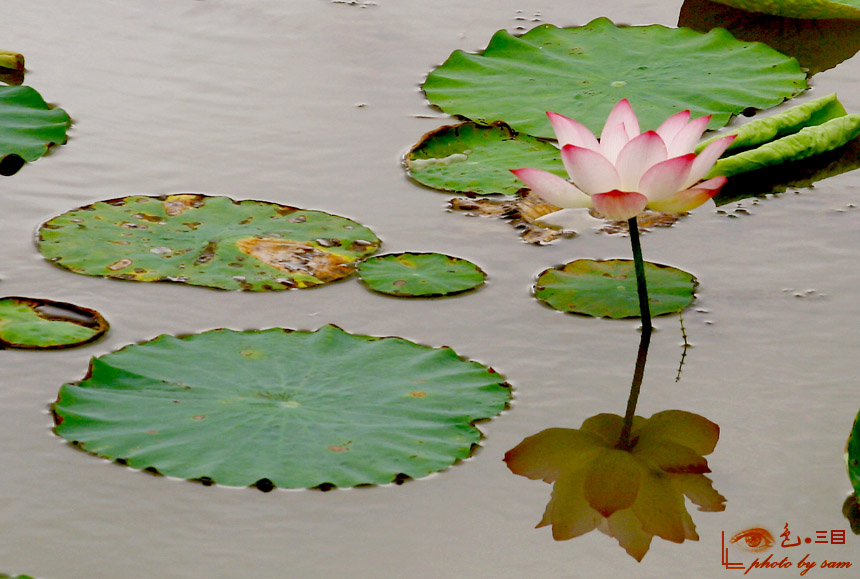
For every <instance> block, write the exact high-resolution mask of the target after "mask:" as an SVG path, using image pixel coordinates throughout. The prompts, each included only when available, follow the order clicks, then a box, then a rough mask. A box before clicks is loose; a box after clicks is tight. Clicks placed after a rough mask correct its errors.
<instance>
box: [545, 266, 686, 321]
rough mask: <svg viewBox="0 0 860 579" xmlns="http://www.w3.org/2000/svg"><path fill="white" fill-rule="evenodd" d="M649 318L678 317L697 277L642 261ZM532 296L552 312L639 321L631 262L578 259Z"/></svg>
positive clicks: (551, 272) (549, 276)
mask: <svg viewBox="0 0 860 579" xmlns="http://www.w3.org/2000/svg"><path fill="white" fill-rule="evenodd" d="M645 280H646V281H647V285H648V303H649V306H650V308H651V315H652V316H661V315H664V314H671V313H675V312H680V311H681V310H683V309H684V308H686V307H687V306H689V305H690V304H691V303H693V297H694V296H693V292H694V291H695V289H696V285H697V282H696V278H695V277H693V275H692V274H689V273H687V272H685V271H681V270H680V269H676V268H674V267H669V266H667V265H658V264H656V263H650V262H647V261H646V262H645ZM535 297H537V298H538V299H539V300H541V301H542V302H544V303H546V304H547V305H548V306H550V307H551V308H554V309H556V310H561V311H563V312H570V313H575V314H585V315H588V316H594V317H605V318H613V319H620V318H635V317H639V294H638V290H637V285H636V272H635V271H634V270H633V261H632V260H625V259H612V260H607V261H595V260H593V259H578V260H576V261H572V262H570V263H567V264H565V265H563V266H560V267H554V268H550V269H548V270H546V271H544V272H542V273H541V274H540V276H538V280H537V284H536V285H535Z"/></svg>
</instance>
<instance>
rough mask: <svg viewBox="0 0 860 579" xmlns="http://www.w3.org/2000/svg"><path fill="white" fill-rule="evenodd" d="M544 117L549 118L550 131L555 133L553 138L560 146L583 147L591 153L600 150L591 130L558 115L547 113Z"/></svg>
mask: <svg viewBox="0 0 860 579" xmlns="http://www.w3.org/2000/svg"><path fill="white" fill-rule="evenodd" d="M546 116H547V117H549V122H550V124H551V125H552V130H553V131H555V137H556V138H557V139H558V144H559V145H560V146H562V147H564V146H565V145H576V146H577V147H584V148H586V149H591V150H592V151H599V150H600V144H599V143H598V142H597V137H595V136H594V133H592V132H591V129H589V128H588V127H586V126H585V125H583V124H582V123H579V122H577V121H574V120H573V119H569V118H567V117H566V116H564V115H560V114H558V113H552V112H547V113H546Z"/></svg>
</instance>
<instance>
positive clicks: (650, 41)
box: [423, 18, 807, 138]
mask: <svg viewBox="0 0 860 579" xmlns="http://www.w3.org/2000/svg"><path fill="white" fill-rule="evenodd" d="M423 88H424V92H425V94H426V95H427V98H428V99H429V100H430V102H431V103H432V104H434V105H436V106H438V107H439V108H441V109H442V110H443V111H445V112H447V113H449V114H456V115H460V116H464V117H466V118H468V119H470V120H472V121H475V122H479V123H484V124H489V123H492V122H495V121H504V122H506V123H507V124H508V125H510V126H511V127H512V128H513V129H514V130H516V131H519V132H522V133H527V134H530V135H533V136H535V137H543V138H552V137H553V135H554V133H553V131H552V128H551V126H550V123H549V121H548V119H547V117H546V111H553V112H556V113H559V114H562V115H565V116H568V117H570V118H573V119H576V120H578V121H580V122H582V123H583V124H585V125H586V126H588V127H589V128H590V129H591V130H592V131H594V132H595V133H597V132H598V131H600V129H601V127H602V125H603V122H604V120H605V119H606V117H607V115H608V114H609V111H610V109H612V107H613V106H614V105H615V104H616V103H617V102H618V101H620V100H621V99H624V98H626V99H628V100H629V101H630V104H631V105H633V107H634V108H635V109H636V114H637V116H638V117H639V121H640V123H641V128H642V130H650V129H656V128H657V126H658V125H659V124H660V123H662V122H663V120H665V119H666V118H667V117H668V116H669V115H671V114H673V113H676V112H679V111H682V110H685V109H689V110H690V111H691V112H692V116H694V117H699V116H704V115H712V117H711V122H710V125H709V127H710V128H711V129H715V128H718V127H722V126H724V125H725V124H726V123H727V122H728V121H729V119H730V118H731V116H732V115H735V114H737V113H740V112H741V111H743V110H745V109H747V108H750V107H754V108H758V109H766V108H770V107H772V106H775V105H777V104H779V103H780V102H782V101H783V100H785V99H787V98H791V97H793V96H795V95H797V94H799V93H801V92H802V91H804V90H805V89H806V88H807V85H806V74H805V73H804V72H803V71H802V70H801V69H800V66H799V65H798V63H797V61H796V60H795V59H793V58H789V57H787V56H785V55H784V54H781V53H779V52H777V51H775V50H774V49H772V48H770V47H768V46H766V45H765V44H762V43H758V42H742V41H740V40H737V39H736V38H734V37H733V36H732V35H731V34H730V33H728V32H727V31H726V30H724V29H714V30H711V31H710V32H708V33H707V34H702V33H699V32H696V31H694V30H690V29H688V28H666V27H663V26H658V25H653V26H644V27H642V26H629V27H628V26H616V25H615V24H613V23H612V22H611V21H609V20H607V19H606V18H599V19H597V20H594V21H592V22H590V23H589V24H587V25H585V26H580V27H576V28H556V27H554V26H551V25H541V26H538V27H536V28H533V29H532V30H530V31H529V32H527V33H525V34H524V35H522V36H520V37H515V36H513V35H511V34H510V33H508V32H507V31H504V30H501V31H499V32H497V33H496V34H495V35H494V36H493V38H492V40H491V41H490V43H489V45H488V46H487V48H486V49H485V50H484V52H483V53H482V54H469V53H466V52H463V51H459V50H458V51H455V52H454V53H453V54H452V55H451V56H450V57H449V58H448V60H447V61H446V62H445V63H444V64H442V65H441V66H439V67H438V68H436V69H435V70H434V71H433V72H431V73H430V75H428V77H427V80H426V81H425V83H424V85H423Z"/></svg>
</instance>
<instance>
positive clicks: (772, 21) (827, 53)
mask: <svg viewBox="0 0 860 579" xmlns="http://www.w3.org/2000/svg"><path fill="white" fill-rule="evenodd" d="M678 26H687V27H689V28H692V29H694V30H698V31H699V32H707V31H709V30H711V29H712V28H725V29H726V30H728V31H729V32H731V33H732V34H733V35H734V36H735V37H737V38H740V39H741V40H748V41H756V40H757V41H759V42H764V43H765V44H767V45H769V46H771V47H773V48H775V49H777V50H778V51H780V52H782V53H784V54H787V55H789V56H793V57H795V58H796V59H797V61H798V62H799V63H800V66H802V67H804V68H806V69H808V70H809V74H810V75H813V74H816V73H818V72H821V71H823V70H827V69H830V68H833V67H834V66H836V65H837V64H839V63H840V62H842V61H844V60H848V59H849V58H851V57H852V56H854V54H855V53H856V52H857V51H858V50H860V27H858V26H857V21H856V20H843V19H838V18H832V19H826V20H806V19H799V18H785V17H782V16H771V15H769V14H761V13H756V12H747V11H745V10H740V9H738V8H732V7H731V6H726V5H724V4H719V3H717V2H711V1H710V0H685V2H684V5H683V6H682V7H681V13H680V15H679V16H678Z"/></svg>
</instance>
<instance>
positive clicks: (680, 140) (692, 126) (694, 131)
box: [666, 115, 711, 157]
mask: <svg viewBox="0 0 860 579" xmlns="http://www.w3.org/2000/svg"><path fill="white" fill-rule="evenodd" d="M709 122H711V116H710V115H705V116H704V117H699V118H698V119H693V120H692V121H690V122H689V123H688V124H687V126H685V127H684V128H683V129H681V130H680V131H679V132H678V134H677V135H675V138H674V139H672V141H671V142H669V141H667V142H666V144H667V145H668V147H669V157H677V156H679V155H686V154H687V153H692V152H693V151H694V150H695V148H696V145H698V144H699V139H700V138H701V137H702V133H704V132H705V129H706V128H708V123H709Z"/></svg>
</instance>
